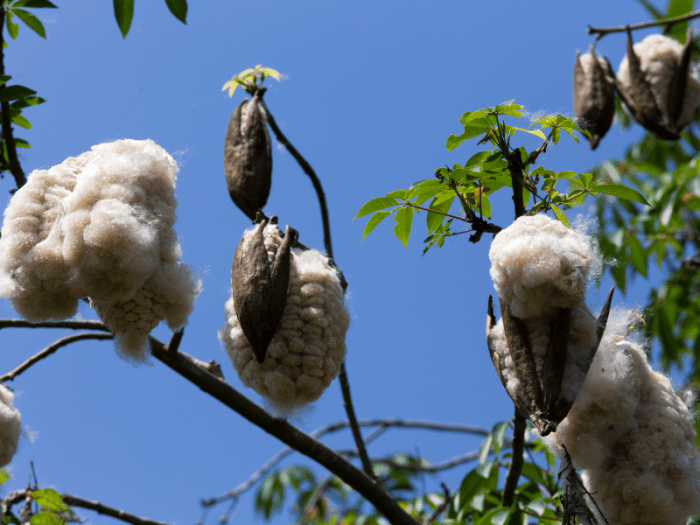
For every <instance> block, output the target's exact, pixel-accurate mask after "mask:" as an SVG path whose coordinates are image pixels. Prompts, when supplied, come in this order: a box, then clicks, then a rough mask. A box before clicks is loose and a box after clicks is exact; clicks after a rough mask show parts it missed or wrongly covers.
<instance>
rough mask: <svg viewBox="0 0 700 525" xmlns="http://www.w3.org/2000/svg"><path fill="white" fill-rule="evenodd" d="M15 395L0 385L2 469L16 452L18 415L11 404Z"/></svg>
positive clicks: (19, 421)
mask: <svg viewBox="0 0 700 525" xmlns="http://www.w3.org/2000/svg"><path fill="white" fill-rule="evenodd" d="M14 398H15V395H14V394H13V393H12V392H11V391H10V389H9V388H7V387H6V386H5V385H0V467H4V466H5V465H7V464H8V463H9V462H10V461H12V456H14V455H15V452H17V442H18V441H19V434H20V431H21V427H20V423H21V420H20V415H19V410H17V409H16V408H15V406H14V405H13V404H12V401H13V400H14Z"/></svg>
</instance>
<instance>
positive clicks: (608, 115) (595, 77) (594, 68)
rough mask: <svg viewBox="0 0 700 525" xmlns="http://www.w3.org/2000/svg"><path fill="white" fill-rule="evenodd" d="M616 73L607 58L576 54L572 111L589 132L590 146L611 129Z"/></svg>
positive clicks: (582, 127)
mask: <svg viewBox="0 0 700 525" xmlns="http://www.w3.org/2000/svg"><path fill="white" fill-rule="evenodd" d="M614 78H615V75H614V74H613V72H612V67H611V66H610V63H609V62H608V60H607V59H606V58H604V57H603V58H599V57H598V56H596V54H595V52H594V51H593V49H592V48H591V52H590V54H586V55H584V56H583V57H581V54H580V53H577V55H576V62H575V63H574V113H575V114H576V116H577V117H578V118H579V119H580V121H579V126H580V127H581V129H584V130H586V131H588V132H590V134H591V137H590V138H589V139H588V142H589V144H590V146H591V149H596V147H598V142H599V141H600V139H601V138H603V136H605V134H606V133H607V132H608V130H609V129H610V125H611V124H612V121H613V118H614V117H615V84H614V80H613V79H614Z"/></svg>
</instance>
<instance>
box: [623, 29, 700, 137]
mask: <svg viewBox="0 0 700 525" xmlns="http://www.w3.org/2000/svg"><path fill="white" fill-rule="evenodd" d="M692 41H693V33H692V30H691V29H690V28H688V35H687V37H686V43H685V45H684V46H681V45H680V44H679V43H678V42H676V41H675V40H673V39H671V38H669V37H666V36H663V35H649V36H648V37H646V38H645V39H644V40H642V41H641V42H639V43H637V44H634V45H633V44H632V34H631V32H630V31H629V30H628V32H627V55H626V56H625V58H624V59H623V60H622V63H621V64H620V68H619V71H618V74H617V80H616V86H617V90H618V92H619V93H620V97H621V98H622V100H623V102H624V103H625V105H626V106H627V108H628V109H629V111H630V113H631V115H632V117H633V118H634V119H635V120H636V121H637V122H639V124H641V125H642V126H644V127H645V128H646V129H648V130H649V131H651V132H652V133H654V134H655V135H656V136H657V137H659V138H661V139H665V140H678V138H680V131H681V130H682V129H683V127H684V126H685V125H686V124H688V122H690V121H691V120H692V118H693V116H694V114H695V111H696V110H697V108H698V106H699V105H700V78H698V72H697V70H696V69H695V68H694V67H691V63H690V51H691V46H692Z"/></svg>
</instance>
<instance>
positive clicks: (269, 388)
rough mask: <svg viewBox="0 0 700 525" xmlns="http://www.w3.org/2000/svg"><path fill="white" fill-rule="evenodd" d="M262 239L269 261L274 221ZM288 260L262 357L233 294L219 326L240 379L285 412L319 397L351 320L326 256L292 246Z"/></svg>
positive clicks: (341, 354)
mask: <svg viewBox="0 0 700 525" xmlns="http://www.w3.org/2000/svg"><path fill="white" fill-rule="evenodd" d="M244 235H245V236H252V235H253V230H252V229H251V230H247V231H246V233H245V234H244ZM264 240H265V241H264V242H265V247H266V248H267V252H268V259H269V260H270V261H271V260H272V258H273V257H274V255H275V253H276V252H277V249H278V248H279V245H280V243H281V238H280V236H279V230H278V228H277V226H275V225H268V226H266V227H265V229H264ZM290 266H291V270H290V276H289V288H288V294H287V304H286V306H285V309H284V313H283V315H282V320H281V322H280V325H279V328H278V329H277V332H276V334H275V336H274V338H273V339H272V342H271V343H270V345H269V346H268V348H267V354H266V357H265V361H264V362H263V363H258V362H257V360H256V358H255V356H254V354H253V350H252V348H251V346H250V343H249V342H248V340H247V339H246V337H245V335H244V334H243V330H242V329H241V327H240V324H239V322H238V317H237V316H236V312H235V309H234V303H233V298H230V299H229V300H228V301H227V302H226V306H225V309H224V311H225V314H226V324H225V326H224V327H223V328H222V329H221V331H220V332H219V337H220V339H221V340H222V342H223V343H224V346H225V348H226V352H227V353H228V355H229V357H230V358H231V361H232V362H233V367H234V368H235V369H236V372H238V377H239V378H240V379H241V381H243V383H244V384H245V385H246V386H248V387H250V388H252V389H253V390H255V391H256V392H257V393H258V394H260V395H261V396H263V397H265V398H266V399H267V400H268V401H269V402H270V403H271V404H272V406H273V407H275V408H276V409H277V410H279V411H280V412H281V413H284V414H286V413H289V412H290V411H293V410H295V409H298V408H300V407H302V406H303V405H306V404H308V403H310V402H312V401H315V400H316V399H318V398H319V397H320V396H321V394H322V393H323V391H324V390H325V389H326V388H327V387H328V385H329V384H330V383H331V381H333V379H335V377H336V376H337V375H338V373H339V371H340V365H341V364H342V362H343V359H344V358H345V352H346V348H345V333H346V331H347V329H348V326H349V323H350V316H349V315H348V312H347V309H346V308H345V305H344V303H343V289H342V287H341V285H340V280H339V279H338V274H337V272H336V270H335V268H333V267H331V266H330V264H329V261H328V258H326V257H325V256H323V255H322V254H321V253H319V252H318V251H316V250H307V251H301V250H299V249H292V250H291V265H290Z"/></svg>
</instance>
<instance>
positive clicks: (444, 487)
mask: <svg viewBox="0 0 700 525" xmlns="http://www.w3.org/2000/svg"><path fill="white" fill-rule="evenodd" d="M440 486H441V487H442V490H443V491H444V492H445V501H443V502H442V503H440V505H438V507H437V508H436V509H435V512H433V513H432V514H431V515H430V517H429V518H428V519H427V520H425V521H424V522H423V525H430V524H431V523H432V522H433V521H435V520H436V519H437V517H438V516H439V515H440V514H442V513H443V512H445V509H446V508H447V506H448V505H449V504H450V489H448V488H447V485H445V484H444V483H440Z"/></svg>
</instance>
